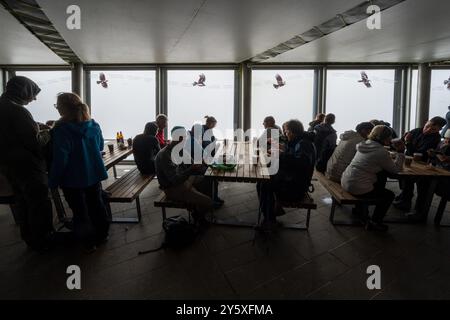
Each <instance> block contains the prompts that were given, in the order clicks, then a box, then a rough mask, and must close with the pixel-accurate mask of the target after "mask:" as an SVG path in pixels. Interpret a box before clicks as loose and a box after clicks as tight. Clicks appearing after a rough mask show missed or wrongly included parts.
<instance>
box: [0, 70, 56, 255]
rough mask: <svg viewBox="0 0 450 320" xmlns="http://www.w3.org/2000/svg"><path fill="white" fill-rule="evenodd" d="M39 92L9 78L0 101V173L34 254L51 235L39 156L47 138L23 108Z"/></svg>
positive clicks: (44, 169)
mask: <svg viewBox="0 0 450 320" xmlns="http://www.w3.org/2000/svg"><path fill="white" fill-rule="evenodd" d="M40 90H41V89H40V88H39V87H38V86H37V84H36V83H34V82H33V81H32V80H30V79H28V78H26V77H13V78H11V79H10V80H9V81H8V83H7V84H6V91H5V93H3V94H2V96H1V97H0V119H1V120H2V125H1V126H0V137H1V139H0V150H2V156H1V157H0V170H1V171H2V173H3V174H4V175H5V176H6V178H7V179H8V181H9V183H10V184H11V186H12V188H13V191H14V195H15V201H16V208H17V212H18V216H19V217H18V218H19V224H20V233H21V236H22V239H23V240H24V241H25V242H26V244H27V245H28V246H29V247H31V248H32V249H36V250H38V251H40V250H43V249H46V248H47V247H48V246H49V244H50V243H51V239H52V237H53V231H54V230H53V215H52V204H51V202H50V199H49V197H48V183H47V166H46V162H45V157H44V153H43V147H44V146H45V145H46V144H47V142H48V141H49V140H50V134H49V132H48V131H44V132H42V131H39V126H38V125H37V123H36V122H35V121H34V120H33V117H32V116H31V113H30V112H29V111H28V110H27V109H26V108H25V107H24V105H27V104H28V103H30V102H32V101H33V100H36V96H37V95H38V93H39V92H40Z"/></svg>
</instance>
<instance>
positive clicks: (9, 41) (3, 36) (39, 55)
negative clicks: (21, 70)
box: [0, 6, 65, 64]
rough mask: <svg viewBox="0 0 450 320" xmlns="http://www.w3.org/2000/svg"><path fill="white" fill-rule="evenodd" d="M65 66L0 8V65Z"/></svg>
mask: <svg viewBox="0 0 450 320" xmlns="http://www.w3.org/2000/svg"><path fill="white" fill-rule="evenodd" d="M34 63H40V64H65V62H64V61H63V60H62V59H61V58H59V57H58V56H57V55H56V54H54V53H53V52H52V51H51V50H50V49H48V48H47V47H46V46H45V45H44V44H42V42H40V41H39V40H38V39H37V38H36V37H35V36H34V35H32V34H31V33H30V32H29V31H28V30H27V29H26V28H25V27H24V26H22V25H21V24H20V23H19V22H18V21H17V20H16V19H15V18H14V17H13V16H12V15H11V14H10V13H9V12H8V11H6V10H5V9H4V8H3V7H2V6H0V64H34Z"/></svg>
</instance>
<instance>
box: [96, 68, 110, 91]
mask: <svg viewBox="0 0 450 320" xmlns="http://www.w3.org/2000/svg"><path fill="white" fill-rule="evenodd" d="M99 79H100V80H98V81H97V84H101V85H102V87H103V88H105V89H107V88H108V80H106V76H105V74H104V73H103V72H101V73H100V75H99Z"/></svg>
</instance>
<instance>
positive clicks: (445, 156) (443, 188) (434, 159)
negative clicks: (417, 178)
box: [422, 129, 450, 199]
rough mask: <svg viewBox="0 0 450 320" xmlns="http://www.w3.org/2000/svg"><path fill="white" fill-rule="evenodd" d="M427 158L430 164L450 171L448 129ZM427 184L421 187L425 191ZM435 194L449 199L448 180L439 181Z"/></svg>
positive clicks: (449, 180)
mask: <svg viewBox="0 0 450 320" xmlns="http://www.w3.org/2000/svg"><path fill="white" fill-rule="evenodd" d="M429 156H430V159H431V163H432V164H433V165H435V166H436V167H438V168H442V169H445V170H447V171H450V129H447V131H446V132H445V134H444V140H443V141H442V142H441V143H440V144H439V146H438V147H437V149H436V150H430V151H429ZM427 182H428V183H425V185H424V186H423V187H422V188H423V189H424V190H427V189H428V187H429V180H427ZM436 194H437V195H438V196H440V197H443V198H445V199H450V178H445V179H440V180H439V182H438V185H437V187H436Z"/></svg>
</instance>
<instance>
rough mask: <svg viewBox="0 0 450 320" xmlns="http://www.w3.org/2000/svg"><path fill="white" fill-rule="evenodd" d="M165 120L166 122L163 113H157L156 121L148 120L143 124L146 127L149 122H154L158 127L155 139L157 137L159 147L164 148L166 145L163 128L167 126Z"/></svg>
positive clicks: (166, 120)
mask: <svg viewBox="0 0 450 320" xmlns="http://www.w3.org/2000/svg"><path fill="white" fill-rule="evenodd" d="M167 122H168V119H167V116H166V115H165V114H159V115H157V116H156V121H153V122H149V123H147V124H146V125H145V127H146V128H147V126H149V125H150V124H151V123H154V124H156V126H157V127H158V132H157V133H156V139H158V142H159V147H160V148H164V147H165V146H166V145H167V141H166V139H165V137H164V130H165V129H166V128H167ZM144 131H145V130H144Z"/></svg>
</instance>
